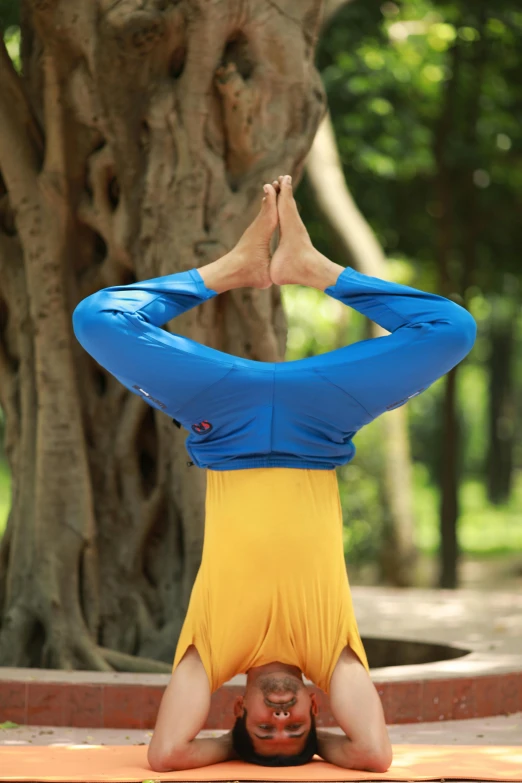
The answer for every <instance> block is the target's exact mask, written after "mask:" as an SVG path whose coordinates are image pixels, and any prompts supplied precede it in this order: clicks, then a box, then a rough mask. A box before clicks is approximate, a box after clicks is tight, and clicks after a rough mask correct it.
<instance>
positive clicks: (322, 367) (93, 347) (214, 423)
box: [73, 269, 476, 470]
mask: <svg viewBox="0 0 522 783" xmlns="http://www.w3.org/2000/svg"><path fill="white" fill-rule="evenodd" d="M325 293H326V294H328V296H331V297H333V298H334V299H338V300H339V301H341V302H343V303H345V304H347V305H349V306H350V307H353V308H354V309H355V310H358V312H360V313H363V314H364V315H366V316H368V317H369V318H370V319H372V320H373V321H375V322H376V323H378V324H379V325H380V326H382V327H383V328H384V329H386V330H387V331H389V332H391V334H389V335H386V336H384V337H378V338H374V339H370V340H363V341H361V342H358V343H354V344H353V345H348V346H346V347H345V348H340V349H338V350H335V351H331V352H330V353H326V354H322V355H320V356H316V357H312V358H308V359H300V360H298V361H293V362H282V363H272V362H258V361H253V360H251V359H241V358H238V357H236V356H231V355H229V354H226V353H223V352H221V351H217V350H215V349H213V348H208V347H206V346H204V345H200V344H199V343H197V342H195V341H194V340H190V339H188V338H187V337H181V336H180V335H177V334H171V333H170V332H167V331H166V330H164V329H161V328H160V327H161V326H162V325H163V324H165V323H167V321H170V320H171V318H175V317H176V316H177V315H180V314H181V313H183V312H185V311H186V310H189V309H190V308H192V307H195V306H196V305H198V304H200V303H201V302H205V301H206V300H207V299H211V298H213V297H214V296H217V293H216V292H215V291H212V290H210V289H208V288H206V286H205V284H204V282H203V279H202V277H201V275H200V274H199V272H198V271H197V269H191V270H190V271H188V272H181V273H178V274H172V275H166V276H165V277H159V278H155V279H153V280H144V281H141V282H137V283H132V284H131V285H127V286H114V287H111V288H105V289H103V290H101V291H98V292H97V293H94V294H92V295H91V296H88V297H87V298H86V299H84V300H83V301H82V302H80V304H79V305H78V306H77V308H76V309H75V311H74V314H73V326H74V333H75V335H76V337H77V339H78V340H79V342H80V343H81V345H82V346H83V347H84V348H85V350H86V351H87V352H88V353H89V354H91V356H93V357H94V358H95V359H96V361H97V362H99V364H101V365H102V366H103V367H105V368H106V369H107V370H108V371H109V372H110V373H112V374H113V375H114V376H115V377H116V378H117V379H118V380H119V381H120V383H122V384H123V385H124V386H126V387H127V388H128V389H130V391H132V392H133V393H134V394H137V395H139V396H141V397H142V398H143V399H144V400H145V401H146V402H147V403H148V404H149V405H151V406H152V407H154V408H158V409H159V410H162V411H164V413H166V414H167V415H168V416H170V417H172V418H173V419H175V420H176V421H177V422H179V423H181V425H182V426H183V427H185V428H186V429H187V430H188V432H189V437H188V438H187V441H186V447H187V451H188V453H189V454H190V457H191V459H192V460H193V462H194V463H195V464H196V465H197V466H199V467H202V468H211V469H212V470H235V469H239V468H254V467H293V468H313V469H323V470H324V469H327V470H330V469H333V468H335V467H336V466H337V465H343V464H345V463H347V462H349V461H350V460H351V459H352V458H353V456H354V454H355V447H354V445H353V443H352V439H353V437H354V435H355V433H356V432H358V430H360V429H361V427H363V426H364V425H365V424H368V423H369V422H371V421H372V420H373V419H375V418H377V416H380V415H381V414H382V413H385V412H386V411H389V410H392V409H393V408H397V407H399V406H400V405H403V404H404V403H405V402H406V401H407V400H408V399H410V398H411V397H414V396H415V395H417V394H419V393H420V392H421V391H423V390H424V389H426V388H427V387H428V386H430V385H431V384H432V383H433V382H434V381H436V380H437V379H438V378H440V377H441V376H442V375H444V374H445V373H447V372H448V371H449V370H451V369H452V367H454V366H455V365H456V364H458V363H459V362H460V361H461V360H462V359H463V358H464V357H465V356H466V354H467V353H468V352H469V351H470V350H471V348H472V347H473V344H474V342H475V337H476V324H475V321H474V320H473V318H472V317H471V315H470V314H469V313H468V312H467V311H466V310H464V309H463V308H462V307H460V306H459V305H457V304H455V303H454V302H451V301H450V300H449V299H445V298H443V297H441V296H436V295H434V294H428V293H424V292H422V291H417V290H415V289H414V288H410V287H408V286H403V285H398V284H396V283H390V282H387V281H384V280H379V279H378V278H375V277H369V276H367V275H363V274H360V273H358V272H356V271H354V270H353V269H345V270H344V271H343V272H342V274H341V275H340V277H339V279H338V280H337V283H336V284H335V286H331V287H330V288H327V289H326V291H325Z"/></svg>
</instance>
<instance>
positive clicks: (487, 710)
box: [0, 669, 522, 729]
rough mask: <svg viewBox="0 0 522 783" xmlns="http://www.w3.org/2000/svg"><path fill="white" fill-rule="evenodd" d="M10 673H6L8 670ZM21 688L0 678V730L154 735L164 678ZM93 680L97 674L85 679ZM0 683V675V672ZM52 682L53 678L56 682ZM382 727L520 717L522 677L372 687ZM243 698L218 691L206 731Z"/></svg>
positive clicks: (322, 700) (232, 689)
mask: <svg viewBox="0 0 522 783" xmlns="http://www.w3.org/2000/svg"><path fill="white" fill-rule="evenodd" d="M11 671H13V670H11ZM40 671H42V670H38V669H34V670H31V672H32V674H33V677H32V678H31V680H30V681H27V680H26V678H25V677H22V676H20V678H19V679H16V678H13V677H11V678H10V679H5V680H1V679H0V723H2V722H3V721H13V722H15V723H19V724H23V725H36V726H76V727H85V728H107V729H122V728H123V729H153V728H154V725H155V722H156V716H157V713H158V709H159V705H160V702H161V698H162V696H163V692H164V690H165V687H166V684H167V681H168V680H167V678H166V677H165V678H163V676H162V678H161V679H162V680H163V679H164V682H163V683H162V684H159V683H158V682H157V679H158V678H154V679H155V680H156V682H154V683H150V684H149V683H147V682H146V681H145V682H143V680H144V679H145V678H144V677H143V676H141V681H140V675H131V674H128V675H125V678H124V679H125V680H126V682H122V681H120V682H114V683H111V682H104V683H99V682H93V683H89V682H88V681H86V676H87V677H88V675H89V672H82V673H81V675H82V682H74V681H72V678H73V677H74V675H75V674H76V673H75V672H71V673H67V674H70V676H71V681H69V682H68V681H66V680H64V678H63V675H64V673H63V672H60V673H59V674H60V675H61V676H60V677H59V680H60V681H54V682H53V680H52V675H51V677H50V676H49V675H50V674H51V673H50V672H49V671H46V678H45V681H42V680H40V681H38V672H40ZM92 675H93V679H94V678H95V675H96V673H95V672H92ZM0 677H1V669H0ZM57 679H58V678H57ZM376 688H377V691H378V693H379V696H380V698H381V701H382V705H383V708H384V714H385V717H386V722H387V723H388V724H397V723H420V722H435V721H442V720H458V719H463V718H486V717H492V716H494V715H510V714H512V713H515V712H521V711H522V672H514V673H507V674H488V675H484V676H476V677H469V676H467V677H448V678H445V679H424V680H420V679H411V680H407V681H406V680H401V681H395V682H378V683H376ZM311 690H313V691H314V692H315V693H316V696H317V701H318V705H319V715H318V719H317V725H318V726H335V725H336V724H335V721H334V719H333V716H332V714H331V712H330V710H329V704H328V698H327V696H326V695H325V694H324V693H323V692H322V691H321V690H319V689H318V688H315V687H311ZM242 692H243V687H242V686H238V685H224V686H223V687H222V688H220V689H219V690H218V691H217V692H216V693H214V694H213V696H212V703H211V709H210V713H209V717H208V720H207V722H206V724H205V727H204V728H205V729H230V728H231V727H232V725H233V722H234V717H233V704H234V700H235V699H236V698H237V696H238V695H240V694H241V693H242Z"/></svg>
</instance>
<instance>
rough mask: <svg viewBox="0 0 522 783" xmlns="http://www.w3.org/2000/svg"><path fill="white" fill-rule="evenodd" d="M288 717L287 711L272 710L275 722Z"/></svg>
mask: <svg viewBox="0 0 522 783" xmlns="http://www.w3.org/2000/svg"><path fill="white" fill-rule="evenodd" d="M289 717H290V713H289V712H288V710H282V709H281V708H278V709H276V710H274V718H276V720H286V719H287V718H289Z"/></svg>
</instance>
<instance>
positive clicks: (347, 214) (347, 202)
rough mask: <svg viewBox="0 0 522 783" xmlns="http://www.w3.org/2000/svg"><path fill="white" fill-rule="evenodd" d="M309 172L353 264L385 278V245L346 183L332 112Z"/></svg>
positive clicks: (314, 148)
mask: <svg viewBox="0 0 522 783" xmlns="http://www.w3.org/2000/svg"><path fill="white" fill-rule="evenodd" d="M306 174H307V177H308V179H309V182H310V185H311V187H312V190H313V194H314V199H315V201H316V204H317V207H318V208H319V211H320V212H321V214H322V216H323V218H324V220H325V221H326V222H327V224H328V227H329V228H330V230H331V231H332V232H333V233H334V236H335V239H336V241H337V243H338V244H339V245H340V246H341V247H342V249H343V250H344V252H345V253H346V254H347V256H348V257H349V258H350V259H351V261H352V262H353V264H354V266H355V267H356V268H357V269H359V270H360V271H362V272H364V274H367V275H373V276H374V277H380V278H386V277H387V271H386V258H385V256H384V253H383V251H382V248H381V247H380V245H379V243H378V241H377V239H376V238H375V235H374V233H373V231H372V229H371V227H370V226H369V224H368V223H367V221H366V220H365V218H364V217H363V215H362V214H361V213H360V211H359V209H358V208H357V205H356V204H355V202H354V200H353V198H352V196H351V193H350V191H349V190H348V187H347V185H346V180H345V178H344V174H343V169H342V165H341V161H340V158H339V152H338V150H337V143H336V140H335V136H334V131H333V127H332V120H331V117H330V114H327V115H326V116H325V118H324V119H323V122H322V123H321V125H320V126H319V130H318V131H317V134H316V137H315V139H314V143H313V145H312V148H311V150H310V154H309V155H308V159H307V162H306ZM382 333H383V334H384V332H382Z"/></svg>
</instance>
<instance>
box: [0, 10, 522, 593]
mask: <svg viewBox="0 0 522 783" xmlns="http://www.w3.org/2000/svg"><path fill="white" fill-rule="evenodd" d="M17 8H18V3H16V2H6V0H3V1H2V2H1V4H0V21H1V24H2V28H3V30H4V40H5V42H6V46H7V49H8V51H9V54H10V56H11V58H12V60H13V62H14V63H15V65H16V66H17V67H19V62H20V61H19V52H18V46H19V40H20V36H19V28H18V21H19V20H18V10H17ZM326 10H327V12H330V15H329V17H328V18H327V22H326V24H325V26H324V28H323V33H322V37H321V40H320V46H319V48H318V52H317V65H318V68H319V70H320V73H321V77H322V81H323V84H324V87H325V89H326V92H327V95H328V101H329V108H330V117H331V123H332V127H333V132H334V140H335V145H336V154H338V156H339V164H340V167H341V170H342V174H343V187H344V188H345V192H344V197H345V198H352V199H353V213H351V214H350V217H349V219H348V218H347V221H346V226H345V227H344V228H345V231H344V236H343V231H341V230H340V229H339V226H338V224H337V225H336V222H335V216H334V215H333V214H332V210H331V208H329V207H328V204H327V203H326V202H325V193H324V192H323V193H321V192H320V191H319V190H318V185H317V182H318V176H317V170H316V172H315V176H314V172H313V171H312V168H311V167H310V168H309V175H308V176H307V177H305V179H304V181H303V183H302V185H301V186H300V188H299V190H298V200H299V204H300V208H301V212H302V215H303V218H304V220H305V222H306V224H307V226H308V228H309V230H310V233H311V236H312V240H313V241H314V243H315V244H316V246H317V247H318V248H319V249H320V250H321V251H322V252H324V253H325V254H326V255H329V256H330V257H332V258H333V259H334V260H336V261H338V262H339V263H342V264H354V265H355V266H357V265H358V263H360V258H359V260H358V258H357V247H356V243H355V234H354V231H355V227H356V222H357V217H354V215H355V216H357V215H359V218H360V221H359V223H358V224H357V225H358V226H359V227H361V226H362V227H363V228H362V231H363V232H366V233H365V236H366V240H367V241H368V242H371V241H372V239H371V238H373V242H374V245H373V251H372V252H374V253H375V257H376V258H377V257H379V258H380V263H382V264H384V265H385V267H386V274H387V276H388V277H390V278H391V279H394V280H397V281H399V282H403V283H406V284H411V285H413V286H416V287H419V288H425V289H427V290H430V291H435V292H439V293H441V294H443V295H445V296H449V297H450V298H453V299H454V300H455V301H457V302H459V303H461V304H463V305H465V306H466V307H468V308H469V309H470V311H471V312H472V314H473V315H474V317H475V318H476V320H477V322H478V326H479V335H478V339H477V343H476V346H475V348H474V350H473V352H472V353H471V355H470V356H469V357H468V358H467V359H466V361H465V362H463V363H462V364H461V365H460V366H459V367H458V368H457V369H456V370H455V371H453V372H452V373H450V374H449V375H448V376H447V377H446V378H444V379H441V381H439V382H438V383H436V384H434V386H433V387H431V388H430V389H429V390H428V391H426V392H425V393H423V394H422V395H421V396H419V397H418V398H415V399H414V400H412V401H411V402H409V404H408V405H407V406H406V408H405V409H403V410H402V412H401V414H400V415H401V416H402V419H400V418H397V419H396V421H397V422H398V425H397V426H399V427H401V428H402V429H401V432H402V433H403V435H404V436H405V440H404V443H403V445H402V446H401V453H400V464H401V465H402V466H403V469H404V475H403V473H402V470H401V474H400V475H399V476H398V478H397V485H396V486H395V490H396V493H395V500H394V501H393V502H395V503H396V507H395V508H391V504H390V498H391V495H390V486H389V481H388V485H387V483H386V477H387V476H388V478H389V475H390V466H393V464H394V459H393V458H392V457H391V452H390V448H391V447H392V446H393V443H394V441H393V435H392V434H391V430H388V431H384V430H383V426H384V425H383V421H381V420H378V421H377V422H374V423H373V424H372V425H370V426H369V427H367V428H366V429H365V430H363V431H362V432H361V433H360V434H359V435H358V436H357V438H356V441H355V443H356V446H357V449H358V452H357V456H356V458H355V460H354V462H353V463H351V464H350V465H348V466H346V467H344V468H341V469H339V479H340V488H341V496H342V501H343V509H344V521H345V552H346V559H347V563H348V565H349V574H350V579H351V581H352V583H358V582H360V583H376V582H387V583H395V584H400V583H407V582H411V583H415V584H418V585H421V586H429V585H433V586H434V585H440V586H443V587H456V586H459V585H482V586H487V587H492V586H496V585H499V586H504V585H507V584H510V585H513V584H517V585H521V584H522V554H521V553H522V525H521V523H520V520H521V519H522V438H521V437H520V435H521V431H522V411H521V407H522V402H521V400H522V395H521V394H520V387H521V384H522V366H521V365H522V359H521V356H522V352H521V350H520V348H521V341H522V318H521V314H520V311H521V308H520V301H521V291H520V276H521V270H520V264H519V260H518V252H519V251H518V248H519V246H520V239H521V236H520V234H521V233H522V221H521V220H520V205H521V201H522V165H521V162H522V78H521V77H522V60H521V58H520V54H519V53H520V51H521V50H522V11H520V10H518V9H517V7H516V4H515V3H514V2H507V0H498V2H496V3H495V4H492V3H486V2H484V1H483V0H466V1H465V2H458V3H457V2H453V3H451V2H448V3H445V2H438V0H404V1H403V2H400V3H399V2H391V1H390V0H385V1H384V2H373V0H365V2H362V0H352V2H349V3H345V2H342V0H330V2H328V3H327V5H326ZM317 138H318V139H319V134H318V137H317ZM316 152H317V150H316V147H315V145H314V148H313V149H312V153H311V156H310V161H312V159H313V156H314V154H315V153H316ZM325 179H326V178H325ZM345 203H348V202H346V201H343V204H345ZM346 214H347V215H348V212H347V213H346ZM354 221H355V222H354ZM366 246H367V247H368V245H366ZM367 258H368V256H367V255H365V259H366V260H367ZM383 268H384V267H383ZM363 271H364V270H363ZM282 294H283V301H284V304H285V309H286V312H287V317H288V321H289V333H288V343H287V352H286V358H287V359H297V358H301V357H304V356H309V355H312V354H315V353H320V352H324V351H328V350H331V349H332V348H335V347H337V346H339V345H342V344H345V343H346V342H350V341H355V340H359V339H364V338H365V337H367V336H369V335H370V334H371V330H370V325H369V324H368V323H366V322H365V321H364V319H363V318H362V317H361V316H359V315H358V314H357V313H355V312H351V311H350V310H349V309H348V308H343V307H342V306H340V305H339V303H336V302H334V301H333V300H330V299H328V298H327V297H324V296H322V295H321V294H320V293H318V292H316V291H314V290H311V289H305V288H300V287H297V286H296V287H293V286H289V287H285V288H284V289H282ZM384 418H385V419H386V418H388V419H390V421H391V420H392V417H391V415H388V416H387V417H384ZM0 421H1V420H0ZM390 426H391V425H390ZM383 433H384V434H383ZM1 464H2V469H1V471H0V531H1V529H2V525H3V524H5V520H6V518H7V513H8V509H9V505H10V481H9V475H8V471H7V467H6V463H5V460H3V461H2V463H1ZM410 470H411V481H410V479H409V476H408V471H410ZM397 490H398V491H397ZM397 497H398V498H399V500H400V499H401V498H403V499H404V498H405V502H404V503H403V504H402V506H401V504H400V502H398V501H397ZM408 536H409V537H410V538H411V539H412V540H408ZM397 542H399V544H400V546H399V548H398V550H396V549H395V547H396V546H397ZM418 553H420V557H417V554H418ZM402 569H404V570H403V575H402V576H401V574H400V573H399V571H400V570H402ZM404 574H405V575H406V576H405V577H404Z"/></svg>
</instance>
